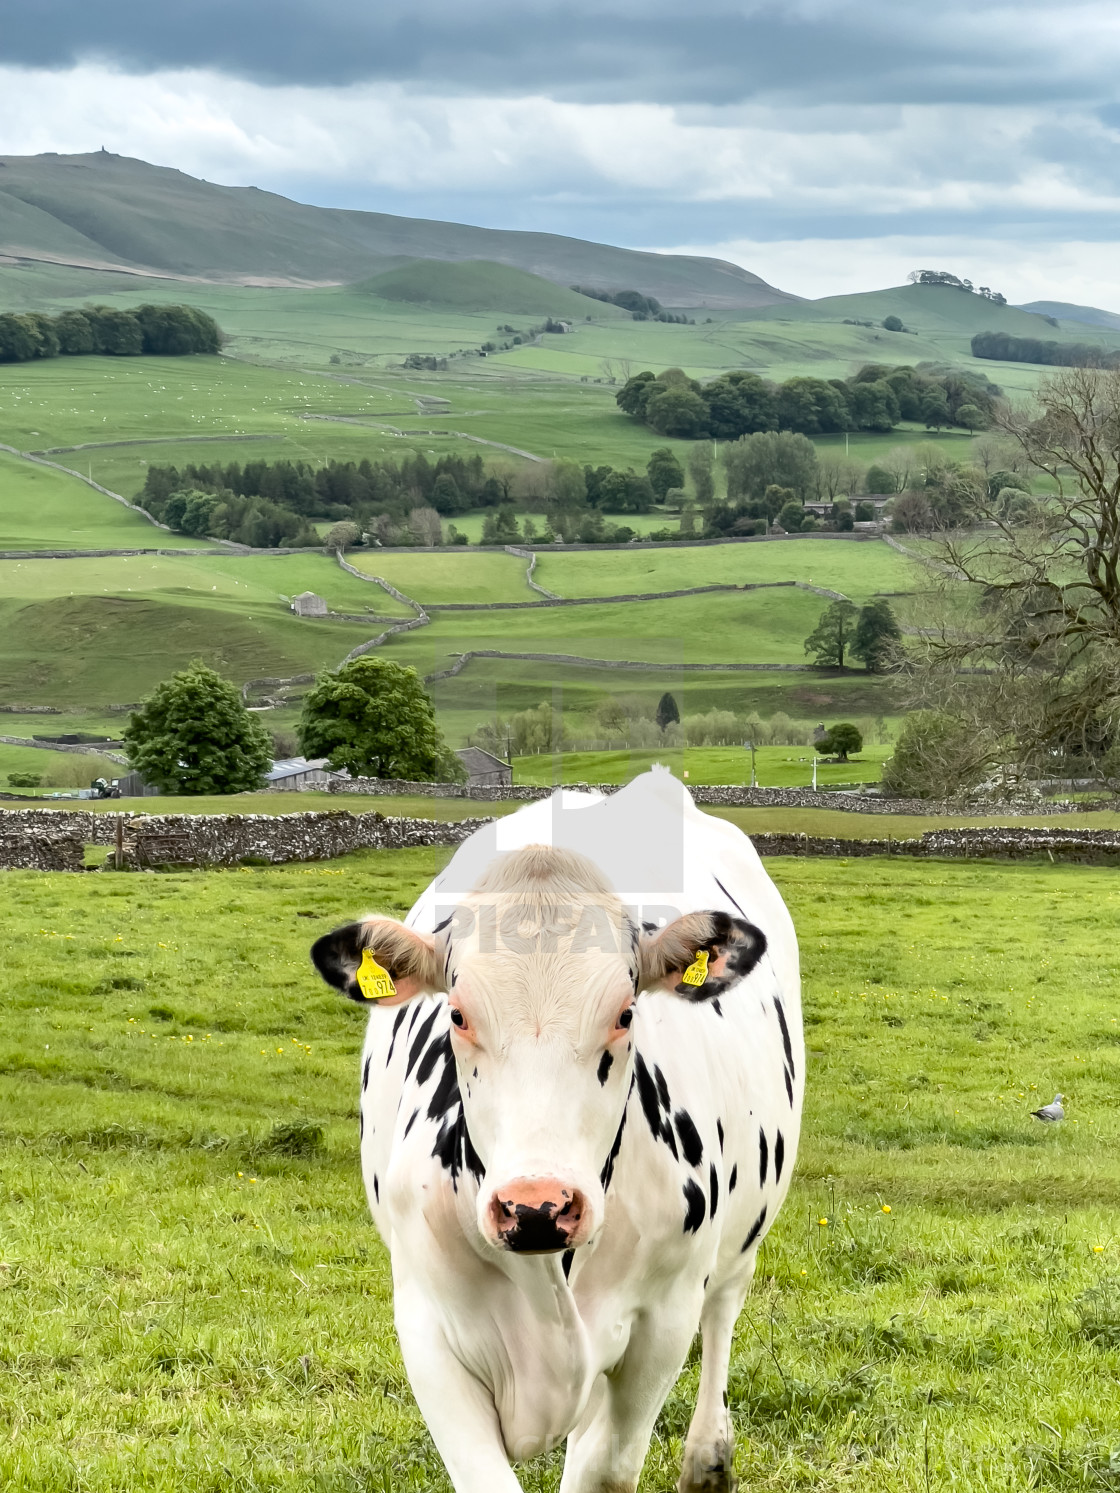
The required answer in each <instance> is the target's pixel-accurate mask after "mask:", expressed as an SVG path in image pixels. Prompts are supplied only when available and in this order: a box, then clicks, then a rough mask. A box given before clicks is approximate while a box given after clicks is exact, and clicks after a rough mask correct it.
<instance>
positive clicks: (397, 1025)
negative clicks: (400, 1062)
mask: <svg viewBox="0 0 1120 1493" xmlns="http://www.w3.org/2000/svg"><path fill="white" fill-rule="evenodd" d="M407 1015H408V1007H407V1006H402V1007H401V1008H400V1010H399V1011H398V1012H397V1015H396V1019H395V1020H394V1022H393V1034H392V1036H391V1037H390V1038H389V1051H388V1052H387V1053H386V1054H385V1066H386V1068H387V1067H388V1066H389V1064H390V1063H391V1062H392V1061H393V1049H394V1048H395V1047H396V1045H397V1033H398V1032H399V1031H400V1029H401V1024H402V1022H403V1021H404V1019H405V1017H406V1016H407Z"/></svg>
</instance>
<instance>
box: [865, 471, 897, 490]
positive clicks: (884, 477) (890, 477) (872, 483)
mask: <svg viewBox="0 0 1120 1493" xmlns="http://www.w3.org/2000/svg"><path fill="white" fill-rule="evenodd" d="M863 485H864V487H865V488H866V490H867V491H868V492H869V493H875V494H876V495H879V496H882V495H885V494H887V493H893V492H897V491H898V486H897V482H896V478H895V475H894V473H893V472H888V471H887V469H886V467H880V466H871V467H868V469H867V476H866V477H865V478H864V479H863Z"/></svg>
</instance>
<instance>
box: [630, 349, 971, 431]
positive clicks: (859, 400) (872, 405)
mask: <svg viewBox="0 0 1120 1493" xmlns="http://www.w3.org/2000/svg"><path fill="white" fill-rule="evenodd" d="M999 394H1000V390H999V387H998V385H996V384H993V383H991V381H990V380H988V379H986V378H985V377H983V375H977V374H972V373H960V372H957V371H955V370H951V369H947V368H943V367H940V366H938V365H934V364H928V363H920V364H918V365H917V366H916V367H910V366H909V365H903V366H900V367H891V366H886V365H882V364H877V363H869V364H867V365H865V366H864V367H863V368H861V369H860V370H859V372H858V373H856V374H853V376H852V377H851V378H848V379H821V378H791V379H787V380H786V381H785V383H783V384H773V383H771V382H770V381H769V380H768V379H764V378H761V377H760V376H759V375H758V374H756V373H748V372H745V371H743V370H735V371H734V372H731V373H725V374H721V375H720V377H719V378H716V379H713V380H712V381H711V382H710V383H707V384H703V385H701V384H700V383H698V382H697V380H696V379H692V378H689V377H688V375H687V374H686V373H684V372H683V371H682V370H681V369H679V368H667V369H665V370H664V372H662V373H659V374H655V373H653V372H652V371H651V370H649V369H646V370H645V371H643V372H642V373H636V374H634V375H633V377H632V378H630V379H628V380H627V382H626V383H625V384H624V385H623V387H622V388H621V389H620V390H619V391H618V393H617V394H616V395H615V402H616V403H617V404H618V406H619V408H620V409H621V410H623V411H625V413H626V414H628V415H630V416H632V417H633V418H634V419H635V420H640V421H642V423H643V424H645V425H648V426H649V427H650V428H651V429H652V430H656V431H657V432H658V433H659V434H660V435H668V436H674V437H676V438H678V439H686V440H688V439H691V440H698V439H700V438H701V437H706V436H708V437H712V438H714V439H716V440H736V439H738V438H739V437H740V436H743V435H752V434H755V433H759V432H764V431H793V432H796V433H800V434H803V435H822V434H826V433H828V432H830V431H844V430H878V431H885V430H892V429H893V428H894V427H895V426H896V425H897V424H898V423H899V421H901V420H912V421H918V422H921V423H923V424H924V425H925V426H926V427H927V429H930V430H940V429H942V428H943V427H945V426H951V425H963V426H965V427H966V428H968V429H969V430H977V429H983V428H984V427H985V426H986V425H987V424H988V423H989V422H990V420H991V419H992V416H993V414H994V411H995V402H996V400H997V399H998V397H999Z"/></svg>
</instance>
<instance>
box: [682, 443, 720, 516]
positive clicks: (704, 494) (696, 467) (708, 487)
mask: <svg viewBox="0 0 1120 1493" xmlns="http://www.w3.org/2000/svg"><path fill="white" fill-rule="evenodd" d="M688 475H689V476H690V477H691V478H692V488H693V491H694V492H695V493H696V501H697V503H698V504H699V505H700V507H701V508H707V507H708V505H709V504H710V503H711V501H712V499H713V498H714V497H715V495H716V484H715V474H714V472H713V470H712V448H711V446H710V445H709V443H708V442H707V441H700V442H698V443H697V445H695V446H692V447H691V448H690V450H689V453H688Z"/></svg>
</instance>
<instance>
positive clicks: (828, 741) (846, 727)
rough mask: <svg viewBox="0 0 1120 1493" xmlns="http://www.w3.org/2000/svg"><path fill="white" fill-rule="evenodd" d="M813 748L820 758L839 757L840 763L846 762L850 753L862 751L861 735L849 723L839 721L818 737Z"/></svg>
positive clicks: (856, 727) (857, 728) (855, 727)
mask: <svg viewBox="0 0 1120 1493" xmlns="http://www.w3.org/2000/svg"><path fill="white" fill-rule="evenodd" d="M813 748H814V750H815V751H816V753H817V755H818V756H820V757H839V758H840V761H841V762H847V760H848V757H849V754H850V753H852V752H862V751H863V735H862V733H861V731H860V729H859V727H858V726H853V725H852V723H851V721H840V722H839V723H838V724H837V725H835V726H830V727H829V729H828V730H827V731H826V732H825V733H824V735H823V736H818V737H817V739H816V741H815V742H814V743H813Z"/></svg>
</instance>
